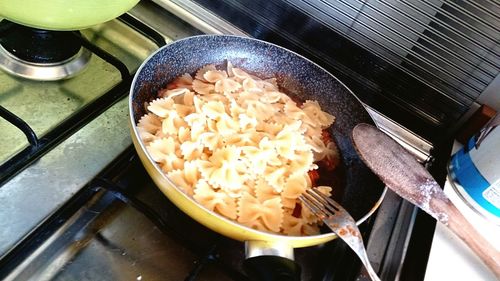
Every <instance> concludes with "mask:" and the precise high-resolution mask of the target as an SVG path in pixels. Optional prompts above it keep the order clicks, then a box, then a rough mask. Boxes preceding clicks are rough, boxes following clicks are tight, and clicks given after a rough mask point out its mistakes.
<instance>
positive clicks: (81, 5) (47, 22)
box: [0, 0, 139, 30]
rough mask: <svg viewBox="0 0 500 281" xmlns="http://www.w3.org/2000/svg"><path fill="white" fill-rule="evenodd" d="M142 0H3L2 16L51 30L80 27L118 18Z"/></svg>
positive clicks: (1, 2)
mask: <svg viewBox="0 0 500 281" xmlns="http://www.w3.org/2000/svg"><path fill="white" fill-rule="evenodd" d="M138 2H139V0H105V1H102V0H76V1H67V0H43V1H41V0H22V1H19V0H1V1H0V18H6V19H8V20H10V21H12V22H16V23H18V24H21V25H26V26H31V27H35V28H40V29H47V30H77V29H83V28H87V27H90V26H93V25H96V24H99V23H103V22H105V21H108V20H111V19H114V18H116V17H118V16H119V15H121V14H123V13H125V12H126V11H128V10H129V9H131V8H132V7H133V6H134V5H135V4H137V3H138Z"/></svg>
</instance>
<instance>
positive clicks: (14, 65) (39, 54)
mask: <svg viewBox="0 0 500 281" xmlns="http://www.w3.org/2000/svg"><path fill="white" fill-rule="evenodd" d="M0 29H1V30H3V31H2V34H0V68H2V69H3V70H5V71H6V72H8V73H11V74H13V75H16V76H20V77H23V78H27V79H32V80H41V81H55V80H61V79H65V78H70V77H73V76H74V75H76V74H77V73H78V72H79V71H81V70H83V68H84V67H85V66H86V65H87V63H88V62H89V61H90V57H91V52H90V51H88V50H87V49H85V48H82V47H81V43H80V41H79V40H78V37H77V35H76V34H74V33H73V31H51V30H42V29H36V28H29V27H25V26H22V25H18V24H15V23H12V22H9V21H6V20H3V21H1V22H0Z"/></svg>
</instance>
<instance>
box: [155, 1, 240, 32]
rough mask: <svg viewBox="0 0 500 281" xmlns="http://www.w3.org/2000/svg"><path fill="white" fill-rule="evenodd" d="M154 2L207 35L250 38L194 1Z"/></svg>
mask: <svg viewBox="0 0 500 281" xmlns="http://www.w3.org/2000/svg"><path fill="white" fill-rule="evenodd" d="M153 2H155V3H157V4H158V5H160V6H161V7H163V8H165V9H166V10H168V11H170V12H171V13H172V14H174V15H176V16H178V17H179V18H181V19H183V20H184V21H186V22H188V23H189V24H191V25H192V26H194V27H196V28H198V29H199V30H201V31H202V32H204V33H206V34H233V35H240V36H248V34H246V33H245V32H243V31H242V30H240V29H239V28H237V27H235V26H233V25H231V24H230V23H228V22H226V21H224V20H223V19H221V18H220V17H219V16H217V15H215V14H213V13H211V12H210V11H208V10H207V9H205V8H203V7H202V6H200V5H199V4H197V3H196V2H194V1H191V0H183V1H169V0H153Z"/></svg>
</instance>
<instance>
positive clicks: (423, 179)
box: [352, 124, 500, 280]
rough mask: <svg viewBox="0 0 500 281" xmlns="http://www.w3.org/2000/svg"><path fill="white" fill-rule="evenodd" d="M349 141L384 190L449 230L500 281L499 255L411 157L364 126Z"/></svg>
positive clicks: (387, 137)
mask: <svg viewBox="0 0 500 281" xmlns="http://www.w3.org/2000/svg"><path fill="white" fill-rule="evenodd" d="M352 138H353V141H354V146H355V148H356V150H357V152H358V154H359V155H360V157H361V159H362V160H363V161H364V162H365V164H366V165H367V166H368V167H369V168H370V169H371V170H372V171H373V172H374V173H375V174H376V175H377V176H378V177H379V178H380V179H381V180H382V181H383V182H384V183H385V184H386V185H387V187H388V188H390V189H391V190H392V191H394V192H395V193H397V194H398V195H399V196H401V197H402V198H404V199H406V200H408V201H410V202H411V203H413V204H414V205H416V206H418V207H420V208H421V209H422V210H424V211H425V212H427V213H428V214H429V215H431V216H433V217H434V218H435V219H436V220H438V221H439V222H441V223H442V224H444V225H445V226H447V227H448V228H449V229H451V230H452V231H453V232H454V233H455V234H456V235H457V236H458V237H459V238H460V239H462V240H463V241H464V242H465V243H466V244H467V245H468V246H469V247H470V248H471V249H472V250H473V251H474V252H475V253H476V254H477V255H478V256H479V257H480V258H481V260H483V262H484V263H485V264H486V265H487V266H488V267H489V268H490V269H491V271H492V272H493V273H494V274H495V275H496V277H497V278H498V279H499V280H500V251H498V250H496V249H495V247H494V246H493V245H491V244H490V243H489V242H488V241H487V240H486V239H484V237H483V236H482V235H481V234H480V233H479V232H478V231H477V230H476V229H475V228H474V227H473V226H472V225H471V224H470V223H469V222H468V221H467V220H466V219H465V217H464V216H463V215H462V214H461V213H460V212H459V211H458V209H457V208H456V207H455V205H453V203H452V202H451V201H450V200H449V199H448V197H447V196H446V194H444V192H443V190H442V189H441V187H440V186H439V184H438V183H437V182H436V181H435V180H434V178H433V177H432V176H431V174H430V173H429V172H428V171H427V170H426V169H425V168H424V167H423V166H422V165H420V163H418V162H417V160H416V159H415V157H413V156H412V155H411V154H410V153H409V152H408V151H407V150H405V149H404V148H403V147H401V146H400V145H399V144H398V143H396V141H394V140H393V139H391V138H390V137H389V136H387V135H386V134H384V133H383V132H382V131H380V130H379V129H377V128H376V127H374V126H371V125H368V124H359V125H357V126H356V127H355V128H354V130H353V132H352Z"/></svg>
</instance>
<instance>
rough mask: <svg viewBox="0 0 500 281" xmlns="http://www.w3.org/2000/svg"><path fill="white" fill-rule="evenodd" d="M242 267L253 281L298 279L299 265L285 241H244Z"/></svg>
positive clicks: (294, 280)
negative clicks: (244, 253) (244, 257)
mask: <svg viewBox="0 0 500 281" xmlns="http://www.w3.org/2000/svg"><path fill="white" fill-rule="evenodd" d="M245 252H246V259H245V261H244V262H243V268H244V270H245V272H246V273H247V275H248V277H249V278H250V280H253V281H257V280H258V281H285V280H287V281H300V273H301V269H300V266H299V265H298V264H297V263H296V262H295V261H294V260H293V248H292V247H291V246H290V245H288V244H287V243H279V242H267V241H246V242H245Z"/></svg>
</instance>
